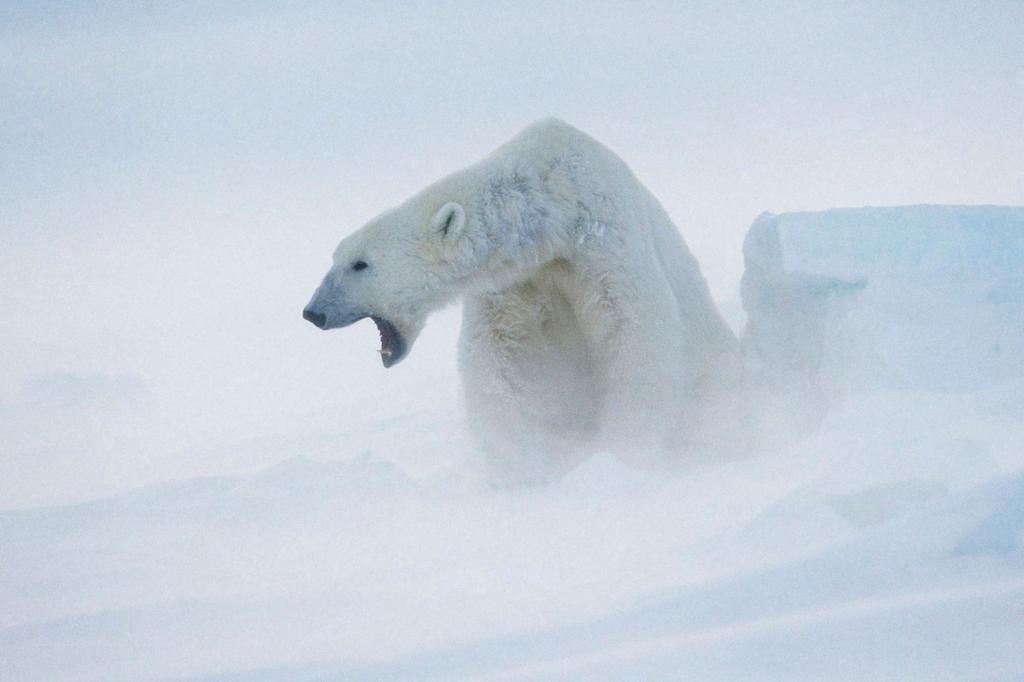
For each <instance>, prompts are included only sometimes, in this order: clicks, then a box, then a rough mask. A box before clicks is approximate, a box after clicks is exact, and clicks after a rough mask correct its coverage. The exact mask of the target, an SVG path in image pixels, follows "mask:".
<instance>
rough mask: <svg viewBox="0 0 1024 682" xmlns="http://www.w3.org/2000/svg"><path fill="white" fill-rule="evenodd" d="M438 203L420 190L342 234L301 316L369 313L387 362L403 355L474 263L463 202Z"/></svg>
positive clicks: (343, 317)
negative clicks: (409, 199) (329, 265)
mask: <svg viewBox="0 0 1024 682" xmlns="http://www.w3.org/2000/svg"><path fill="white" fill-rule="evenodd" d="M437 203H439V202H431V201H429V200H427V199H425V198H422V197H417V198H416V199H413V200H411V201H410V202H408V203H407V204H406V205H404V206H401V207H398V208H396V209H393V210H391V211H388V212H386V213H384V214H383V215H381V216H379V217H377V218H376V219H374V220H372V221H371V222H370V223H368V224H367V225H365V226H364V227H362V228H361V229H359V230H358V231H356V232H354V233H353V234H351V235H349V236H348V237H346V238H345V239H343V240H342V242H341V243H340V244H339V245H338V248H337V249H335V251H334V264H333V266H332V267H331V269H330V270H329V271H328V272H327V275H326V276H325V277H324V279H323V282H322V283H321V284H320V286H319V287H318V288H317V290H316V292H315V293H314V294H313V298H312V299H311V300H310V302H309V303H308V304H307V305H306V308H305V309H304V310H303V312H302V316H303V317H304V318H305V319H307V320H309V321H310V322H312V323H313V324H315V325H316V326H317V327H319V328H321V329H336V328H338V327H345V326H348V325H350V324H352V323H354V322H357V321H359V320H362V319H364V318H367V317H369V318H370V319H372V320H373V321H374V322H375V323H376V325H377V329H378V331H379V332H380V340H381V348H380V355H381V360H382V361H383V363H384V366H385V367H391V366H392V365H394V364H396V363H398V362H399V361H400V360H402V359H403V358H404V357H405V356H406V355H407V354H408V353H409V349H410V348H411V347H412V344H413V342H414V341H415V340H416V337H417V336H418V335H419V333H420V331H421V330H422V329H423V324H424V322H425V321H426V318H427V315H429V314H430V313H431V312H433V311H434V310H437V309H438V308H440V307H442V306H443V305H444V304H445V303H447V302H448V301H450V300H451V299H452V298H453V297H454V296H456V295H457V294H458V293H459V291H460V289H461V287H460V283H464V282H465V280H466V279H467V277H468V276H469V275H471V274H472V272H473V271H474V270H476V269H477V266H476V265H475V264H474V261H475V260H476V258H475V257H474V253H473V251H474V249H473V248H472V244H471V242H472V241H473V240H472V239H470V238H468V235H466V234H465V233H466V232H467V229H466V223H467V219H466V211H465V209H464V208H463V206H462V204H460V203H457V202H453V201H449V202H446V203H443V204H442V205H440V207H437Z"/></svg>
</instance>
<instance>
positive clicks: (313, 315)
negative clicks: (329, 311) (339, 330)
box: [302, 308, 327, 329]
mask: <svg viewBox="0 0 1024 682" xmlns="http://www.w3.org/2000/svg"><path fill="white" fill-rule="evenodd" d="M302 318H303V319H305V320H309V321H310V322H312V323H313V324H315V325H316V326H317V327H320V329H325V328H326V327H327V315H324V314H323V313H317V312H313V311H312V310H310V309H309V308H306V309H305V310H303V311H302Z"/></svg>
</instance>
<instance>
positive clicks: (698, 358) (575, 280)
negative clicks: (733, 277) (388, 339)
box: [311, 120, 740, 478]
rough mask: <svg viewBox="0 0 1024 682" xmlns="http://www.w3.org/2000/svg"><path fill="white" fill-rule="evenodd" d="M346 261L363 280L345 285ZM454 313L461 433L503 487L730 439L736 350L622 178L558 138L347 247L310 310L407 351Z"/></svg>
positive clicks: (702, 287)
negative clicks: (371, 330)
mask: <svg viewBox="0 0 1024 682" xmlns="http://www.w3.org/2000/svg"><path fill="white" fill-rule="evenodd" d="M453 214H454V215H453ZM445 223H447V224H448V225H449V229H448V230H447V232H448V233H447V234H444V233H443V230H442V229H441V228H442V227H443V225H444V224H445ZM358 259H362V260H365V261H367V262H368V263H369V264H370V267H371V268H373V269H374V271H373V274H372V276H369V277H367V276H363V277H359V276H358V273H356V274H353V273H351V272H349V271H348V270H347V269H348V267H349V264H350V263H351V262H353V261H355V260H358ZM460 296H461V297H462V299H463V301H464V317H463V325H462V335H461V339H460V348H459V360H460V373H461V378H462V384H463V388H464V392H465V398H466V407H467V411H468V413H469V417H470V422H471V424H472V426H473V427H474V431H475V432H476V433H477V434H478V436H479V437H480V440H481V442H482V444H483V445H484V449H485V451H486V452H487V453H488V454H489V455H490V460H491V461H492V463H494V464H495V465H496V466H497V467H499V468H501V469H505V470H507V471H506V473H508V474H510V475H512V476H515V477H518V478H524V477H525V478H533V477H544V476H548V475H551V474H552V473H557V472H558V471H561V470H564V469H566V468H568V467H569V466H571V465H572V464H573V463H574V462H575V461H576V460H577V459H578V458H579V457H581V456H583V454H585V452H586V451H587V450H588V448H591V447H593V446H594V445H596V444H600V445H602V446H608V447H612V448H614V449H616V451H618V452H620V453H623V454H627V455H629V456H639V457H642V458H643V460H644V461H646V462H650V461H652V459H654V460H658V459H660V458H661V457H663V456H664V455H666V454H667V455H669V456H670V457H679V456H687V455H693V454H695V453H702V452H707V451H709V450H714V449H716V448H719V447H721V446H722V444H723V443H724V441H725V438H724V434H726V433H728V432H729V431H730V430H734V424H733V419H734V415H733V412H732V410H733V409H734V404H733V402H732V400H731V398H732V394H733V391H732V387H733V386H734V384H735V383H736V382H737V381H738V379H739V376H738V375H739V366H740V365H739V361H738V349H737V343H736V339H735V337H734V335H733V334H732V332H731V331H730V330H729V328H728V327H727V326H726V324H725V322H724V321H723V320H722V318H721V317H720V315H719V314H718V312H717V310H716V309H715V307H714V305H713V303H712V301H711V298H710V296H709V293H708V288H707V285H706V283H705V281H704V279H703V277H702V276H701V273H700V269H699V267H698V265H697V262H696V260H695V259H694V258H693V256H692V255H691V254H690V252H689V250H688V249H687V247H686V245H685V243H684V242H683V239H682V237H681V236H680V235H679V233H678V231H677V230H676V228H675V226H674V225H673V224H672V222H671V220H670V219H669V218H668V216H667V215H666V213H665V211H664V209H663V208H662V207H661V205H660V204H659V203H658V201H657V199H655V198H654V196H653V195H652V194H651V193H650V192H649V191H648V190H647V189H646V188H645V187H644V186H643V185H642V184H641V183H640V182H639V181H638V180H637V179H636V177H635V176H634V175H633V174H632V172H631V171H630V170H629V168H628V167H627V166H626V165H625V163H623V162H622V160H621V159H619V158H618V157H617V156H616V155H615V154H613V153H612V152H611V151H609V150H608V149H606V148H605V147H604V146H602V145H601V144H599V143H598V142H596V141H595V140H593V139H591V138H590V137H588V136H587V135H585V134H583V133H582V132H580V131H578V130H576V129H574V128H572V127H571V126H569V125H567V124H565V123H563V122H561V121H557V120H545V121H541V122H538V123H535V124H533V125H531V126H529V127H528V128H526V129H525V130H524V131H522V132H521V133H520V134H519V135H517V136H516V137H515V138H513V139H512V140H511V141H509V142H508V143H506V144H505V145H503V146H502V147H500V148H499V149H497V150H496V151H494V152H493V153H492V154H491V155H490V156H488V157H487V158H485V159H484V160H483V161H481V162H479V163H477V164H475V165H473V166H471V167H469V168H467V169H465V170H463V171H460V172H458V173H455V174H453V175H450V176H448V177H446V178H444V179H442V180H440V181H439V182H437V183H435V184H433V185H431V186H429V187H427V188H426V189H424V190H423V191H421V192H420V193H419V194H417V195H416V196H414V197H412V198H411V199H409V200H408V201H406V202H405V203H404V204H402V205H401V206H399V207H398V208H396V209H393V210H391V211H389V212H387V213H385V214H383V215H382V216H380V217H378V218H377V219H375V220H374V221H372V222H371V223H370V224H368V225H367V226H366V227H364V228H362V229H361V230H359V231H358V232H356V233H355V234H353V235H352V236H350V237H348V238H347V239H345V240H344V241H343V242H342V243H341V245H339V247H338V249H337V251H336V253H335V267H334V268H332V270H331V272H330V273H328V276H327V278H325V283H324V285H322V286H321V289H320V290H318V294H317V296H314V301H313V302H311V305H313V303H317V305H319V306H321V308H324V307H325V306H330V305H333V306H334V311H335V313H336V314H337V315H339V316H344V315H345V314H347V313H346V311H349V312H351V311H352V310H354V309H356V308H360V309H362V308H365V309H367V310H372V311H373V312H374V313H375V314H378V315H382V316H387V317H388V318H389V319H391V321H392V322H394V324H395V325H396V327H397V328H398V329H399V330H400V331H401V332H402V334H403V336H405V338H406V339H407V340H408V342H409V344H411V343H412V342H413V341H414V340H415V337H416V335H417V334H418V333H419V330H420V329H421V328H422V325H423V323H424V321H425V319H426V317H427V315H428V314H429V313H430V312H431V311H432V310H435V309H437V308H438V307H440V306H442V305H444V304H445V303H447V302H448V301H451V300H452V299H454V298H456V297H460ZM318 297H319V298H318ZM339 301H340V302H339ZM339 319H340V318H339Z"/></svg>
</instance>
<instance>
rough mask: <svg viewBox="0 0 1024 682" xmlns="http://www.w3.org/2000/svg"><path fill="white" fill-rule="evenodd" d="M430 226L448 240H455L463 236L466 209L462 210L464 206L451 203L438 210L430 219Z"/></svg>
mask: <svg viewBox="0 0 1024 682" xmlns="http://www.w3.org/2000/svg"><path fill="white" fill-rule="evenodd" d="M430 224H431V225H433V226H434V228H435V229H436V230H438V231H439V232H440V233H441V234H442V235H444V237H445V238H446V239H454V238H455V237H458V236H459V235H460V234H462V229H463V228H464V227H465V226H466V209H464V208H462V204H457V203H455V202H454V201H449V202H448V203H447V204H445V205H444V206H442V207H441V208H440V209H438V211H437V213H435V214H434V217H433V218H431V219H430Z"/></svg>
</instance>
